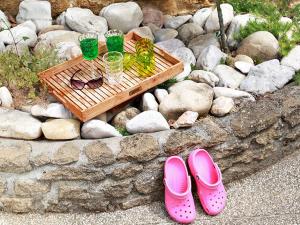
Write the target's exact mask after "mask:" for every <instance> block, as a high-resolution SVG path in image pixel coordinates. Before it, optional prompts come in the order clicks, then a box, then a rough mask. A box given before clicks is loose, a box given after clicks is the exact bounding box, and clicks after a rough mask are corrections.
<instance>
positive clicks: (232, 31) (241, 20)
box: [227, 14, 255, 49]
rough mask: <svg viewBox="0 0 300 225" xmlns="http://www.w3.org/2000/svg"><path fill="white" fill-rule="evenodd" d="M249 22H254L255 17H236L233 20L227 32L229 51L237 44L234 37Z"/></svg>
mask: <svg viewBox="0 0 300 225" xmlns="http://www.w3.org/2000/svg"><path fill="white" fill-rule="evenodd" d="M251 20H255V17H254V16H253V15H251V14H244V15H237V16H235V17H234V18H233V20H232V21H231V24H230V26H229V28H228V30H227V43H228V47H230V48H231V49H235V48H237V46H238V44H239V43H238V41H237V40H236V39H235V35H236V33H238V32H239V31H240V29H241V28H242V27H244V26H246V25H247V23H248V22H249V21H251Z"/></svg>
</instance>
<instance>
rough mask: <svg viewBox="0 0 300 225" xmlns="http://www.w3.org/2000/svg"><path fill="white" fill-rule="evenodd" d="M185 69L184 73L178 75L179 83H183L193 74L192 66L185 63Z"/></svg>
mask: <svg viewBox="0 0 300 225" xmlns="http://www.w3.org/2000/svg"><path fill="white" fill-rule="evenodd" d="M183 65H184V69H183V72H181V73H179V74H178V75H176V77H175V78H176V80H177V81H183V80H184V79H185V78H186V77H188V76H189V75H190V73H191V72H192V68H191V64H189V63H184V64H183Z"/></svg>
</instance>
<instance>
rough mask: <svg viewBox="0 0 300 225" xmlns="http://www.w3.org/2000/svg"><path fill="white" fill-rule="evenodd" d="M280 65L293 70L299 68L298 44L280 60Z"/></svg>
mask: <svg viewBox="0 0 300 225" xmlns="http://www.w3.org/2000/svg"><path fill="white" fill-rule="evenodd" d="M281 65H284V66H289V67H292V68H294V70H296V71H299V70H300V45H297V46H296V47H295V48H293V49H292V50H291V51H290V52H289V54H288V55H287V56H285V57H284V58H283V59H282V60H281Z"/></svg>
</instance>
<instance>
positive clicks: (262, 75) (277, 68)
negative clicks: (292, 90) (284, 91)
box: [240, 59, 295, 94]
mask: <svg viewBox="0 0 300 225" xmlns="http://www.w3.org/2000/svg"><path fill="white" fill-rule="evenodd" d="M294 74H295V70H294V69H293V68H291V67H288V66H284V65H280V62H279V60H278V59H273V60H270V61H266V62H263V63H261V64H259V65H257V66H254V67H252V68H251V70H250V72H249V73H248V76H247V77H246V79H245V80H243V81H242V83H241V85H240V89H241V90H243V91H247V92H252V93H255V94H265V93H267V92H273V91H276V90H278V89H280V88H282V87H283V86H284V85H285V84H286V83H287V82H289V81H290V80H291V79H292V78H293V76H294Z"/></svg>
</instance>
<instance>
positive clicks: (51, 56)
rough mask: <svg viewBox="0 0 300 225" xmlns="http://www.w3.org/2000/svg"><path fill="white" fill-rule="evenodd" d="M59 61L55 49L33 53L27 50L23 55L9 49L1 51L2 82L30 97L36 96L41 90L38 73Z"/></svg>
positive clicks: (0, 71) (0, 75)
mask: <svg viewBox="0 0 300 225" xmlns="http://www.w3.org/2000/svg"><path fill="white" fill-rule="evenodd" d="M59 62H60V60H59V59H58V57H57V54H56V51H55V50H53V49H44V50H41V51H37V52H35V53H33V54H31V53H30V51H29V50H27V51H25V52H24V54H22V55H18V54H15V53H13V52H8V51H7V52H3V53H0V84H1V85H5V86H7V87H9V88H10V89H11V90H12V91H18V90H19V91H22V92H23V94H25V95H26V96H27V97H29V98H35V97H36V96H37V92H39V91H41V85H40V82H39V79H38V75H37V73H39V72H41V71H43V70H45V69H47V68H49V67H51V66H54V65H56V64H58V63H59Z"/></svg>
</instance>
